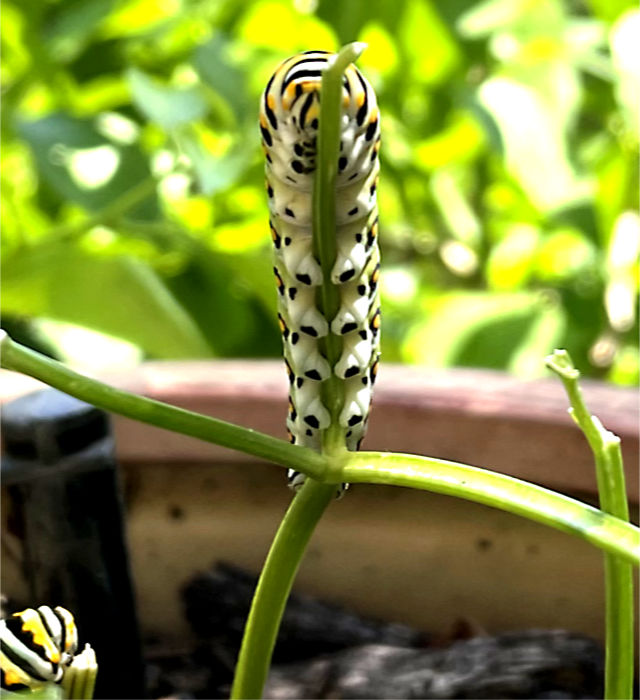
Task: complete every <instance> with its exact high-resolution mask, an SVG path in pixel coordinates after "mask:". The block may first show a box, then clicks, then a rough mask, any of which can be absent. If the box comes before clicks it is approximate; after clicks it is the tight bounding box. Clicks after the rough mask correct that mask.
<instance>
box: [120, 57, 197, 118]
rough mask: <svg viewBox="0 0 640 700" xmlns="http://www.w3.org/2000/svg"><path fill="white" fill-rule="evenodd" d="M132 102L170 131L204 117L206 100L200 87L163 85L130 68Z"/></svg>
mask: <svg viewBox="0 0 640 700" xmlns="http://www.w3.org/2000/svg"><path fill="white" fill-rule="evenodd" d="M127 79H128V81H129V86H130V87H131V93H132V97H133V102H134V104H135V105H136V107H137V108H138V109H139V110H140V111H141V112H142V114H144V115H145V116H146V117H147V118H148V119H150V120H151V121H153V122H156V123H157V124H159V125H160V126H161V127H162V128H163V129H166V130H167V131H168V130H170V129H174V128H175V127H176V126H180V125H181V124H188V123H189V122H192V121H196V120H199V119H202V117H204V116H205V114H206V113H207V109H208V107H207V103H206V101H205V99H204V97H203V95H202V92H201V90H200V89H199V88H198V87H188V88H176V87H169V86H166V85H161V84H160V83H158V82H157V81H155V80H153V79H152V78H150V77H149V76H148V75H147V74H146V73H143V72H142V71H141V70H138V69H137V68H130V69H129V70H128V71H127Z"/></svg>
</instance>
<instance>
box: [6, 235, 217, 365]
mask: <svg viewBox="0 0 640 700" xmlns="http://www.w3.org/2000/svg"><path fill="white" fill-rule="evenodd" d="M2 278H3V280H2V281H3V295H2V310H3V312H4V313H8V314H15V315H19V316H36V317H43V318H50V319H54V320H58V321H64V322H67V323H74V324H77V325H80V326H85V327H87V328H91V329H94V330H97V331H100V332H102V333H107V334H109V335H113V336H116V337H119V338H123V339H125V340H128V341H130V342H132V343H135V344H136V345H138V346H139V347H141V348H142V349H143V350H144V351H145V352H146V353H149V354H150V355H152V356H153V357H158V358H163V359H165V358H173V357H207V356H210V355H211V350H210V348H209V346H208V344H207V343H206V341H205V340H204V339H203V337H202V335H201V334H200V332H199V331H198V329H197V327H196V325H195V324H194V322H193V320H192V319H191V318H190V317H189V316H188V314H187V313H186V312H185V310H184V309H183V308H182V307H181V306H180V304H179V303H178V302H177V301H176V300H175V298H174V297H173V296H172V295H171V293H170V292H169V291H168V290H167V288H166V287H165V285H164V284H163V282H162V281H161V280H160V279H159V278H158V276H157V275H156V274H155V272H153V270H151V268H149V267H148V266H147V265H145V264H143V263H142V262H140V261H137V260H135V259H133V258H129V257H124V256H118V257H108V256H105V255H96V254H93V253H89V252H86V251H84V250H81V249H80V248H79V247H78V246H76V245H73V244H71V243H64V242H54V243H46V244H45V243H43V244H40V245H39V246H38V247H37V248H30V249H26V248H22V249H20V251H19V252H16V253H15V254H14V255H11V256H10V257H8V258H7V256H4V257H3V260H2Z"/></svg>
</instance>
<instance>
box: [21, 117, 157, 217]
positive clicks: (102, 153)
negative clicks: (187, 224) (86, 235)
mask: <svg viewBox="0 0 640 700" xmlns="http://www.w3.org/2000/svg"><path fill="white" fill-rule="evenodd" d="M18 132H19V133H20V134H21V135H22V137H23V138H24V139H25V140H26V141H27V143H28V144H29V146H30V148H31V150H32V151H33V154H34V157H35V160H36V164H37V166H38V171H39V173H40V175H41V176H42V178H43V179H44V180H45V182H46V183H47V185H49V187H51V188H52V189H53V190H54V191H55V192H56V193H57V194H58V195H59V196H60V197H61V198H62V199H66V200H71V201H72V202H76V203H77V204H80V205H81V206H83V207H85V208H86V209H90V210H97V209H102V208H104V207H105V206H107V205H108V204H110V203H111V202H112V201H113V200H114V199H116V198H117V197H118V196H120V195H122V194H125V193H126V192H129V190H131V188H132V187H135V186H136V185H138V184H139V183H140V182H141V181H143V180H146V179H147V178H148V177H149V176H150V171H149V165H148V163H147V160H146V158H145V157H144V155H143V153H142V151H141V150H140V149H139V148H138V146H137V145H135V144H133V145H130V144H126V143H119V142H116V141H114V140H111V139H109V138H107V137H106V136H104V135H103V134H101V133H100V132H99V131H98V130H97V129H96V127H95V125H94V123H93V121H91V120H89V119H74V118H73V117H69V116H67V115H65V114H54V115H51V116H49V117H45V118H44V119H39V120H37V121H22V122H19V123H18ZM128 215H129V216H130V217H131V218H134V219H136V218H137V219H153V218H156V217H157V215H158V203H157V199H156V197H155V195H151V196H149V197H148V198H147V199H146V200H145V201H144V202H141V203H140V204H139V205H138V206H136V207H135V208H133V209H132V210H130V212H129V214H128Z"/></svg>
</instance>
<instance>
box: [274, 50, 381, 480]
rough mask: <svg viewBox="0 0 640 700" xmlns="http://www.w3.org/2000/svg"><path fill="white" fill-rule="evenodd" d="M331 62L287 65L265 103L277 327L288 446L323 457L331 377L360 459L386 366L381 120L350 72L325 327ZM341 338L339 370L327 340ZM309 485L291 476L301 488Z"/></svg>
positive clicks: (300, 58) (319, 56)
mask: <svg viewBox="0 0 640 700" xmlns="http://www.w3.org/2000/svg"><path fill="white" fill-rule="evenodd" d="M329 56H330V54H329V53H327V52H325V51H306V52H304V53H302V54H299V55H297V56H293V57H291V58H289V59H287V60H285V61H283V62H282V63H281V64H280V65H279V66H278V68H277V69H276V71H275V73H274V74H273V76H272V77H271V79H270V80H269V82H268V83H267V86H266V88H265V91H264V93H263V95H262V99H261V102H260V131H261V134H262V144H263V150H264V153H265V157H266V166H265V170H266V187H267V195H268V200H269V212H270V221H269V226H270V229H271V236H272V239H273V246H274V263H275V264H274V268H273V271H274V274H275V278H276V284H277V289H278V319H279V323H280V330H281V333H282V339H283V346H284V358H285V363H286V367H287V372H288V375H289V383H290V389H289V414H288V418H287V427H288V430H289V434H290V440H291V442H292V443H294V444H296V445H304V446H306V447H311V448H313V449H315V450H319V449H320V447H321V439H322V431H324V430H326V429H327V428H328V426H329V423H330V415H329V412H328V411H327V408H326V407H325V406H324V405H323V402H322V392H321V384H322V382H323V381H325V380H327V379H328V378H329V377H330V376H331V375H332V374H334V375H335V376H337V377H339V378H340V379H341V380H343V381H342V386H343V390H344V403H343V408H342V411H341V412H340V415H339V425H340V428H341V430H343V431H344V437H345V443H346V446H347V449H349V450H357V449H358V447H359V445H360V443H361V441H362V439H363V437H364V434H365V431H366V427H367V420H368V414H369V408H370V404H371V397H372V390H373V384H374V382H375V378H376V372H377V367H378V357H379V329H380V304H379V292H378V278H379V268H380V254H379V249H378V211H377V196H376V188H377V183H378V172H379V162H378V149H379V147H380V120H379V117H378V107H377V104H376V98H375V94H374V92H373V89H372V88H371V86H370V85H369V83H368V82H367V81H366V80H365V78H364V77H363V76H362V74H361V73H360V72H359V71H358V69H357V68H356V67H355V66H354V65H353V64H351V65H350V66H349V67H348V68H347V70H346V71H345V74H344V78H343V88H342V111H341V134H340V139H341V140H340V154H339V159H338V163H337V167H338V173H337V179H336V236H337V241H336V243H337V257H336V260H335V264H334V266H333V269H332V271H331V282H332V283H333V284H335V285H337V286H338V288H339V293H340V308H339V310H338V313H337V314H336V315H335V316H334V318H324V317H323V315H322V314H321V312H320V310H319V308H318V306H317V303H316V297H317V291H318V285H320V284H321V283H322V271H321V269H320V266H319V264H318V261H317V260H316V258H315V257H314V255H313V244H312V204H311V202H312V190H313V177H314V172H315V168H316V157H317V156H316V148H317V132H318V117H319V103H320V99H321V96H320V87H321V80H322V73H323V70H324V69H325V68H326V67H327V65H328V59H329ZM329 333H332V334H334V335H337V336H340V337H341V339H342V348H343V350H342V354H341V356H340V358H339V359H338V361H337V362H336V363H335V365H334V366H330V365H329V362H328V361H327V358H326V357H325V356H324V355H323V353H322V350H321V346H320V344H319V342H318V341H319V339H320V338H323V337H325V336H326V335H327V334H329ZM303 481H304V477H303V476H302V475H300V474H298V473H297V472H294V471H291V472H290V473H289V483H290V485H291V486H292V487H293V488H297V487H298V486H300V485H301V484H302V483H303Z"/></svg>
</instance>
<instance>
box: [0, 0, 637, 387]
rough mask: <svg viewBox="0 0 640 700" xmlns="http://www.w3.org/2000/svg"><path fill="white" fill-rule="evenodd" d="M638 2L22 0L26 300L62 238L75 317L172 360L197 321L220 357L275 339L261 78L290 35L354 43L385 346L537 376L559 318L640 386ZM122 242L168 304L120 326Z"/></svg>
mask: <svg viewBox="0 0 640 700" xmlns="http://www.w3.org/2000/svg"><path fill="white" fill-rule="evenodd" d="M638 16H639V14H638V11H637V9H635V6H634V5H633V3H630V2H628V0H611V2H610V1H609V0H606V1H605V0H589V1H588V3H587V5H586V6H584V7H582V6H581V7H580V9H577V8H576V6H575V5H571V4H568V3H565V2H562V0H536V2H531V1H530V0H486V1H484V2H477V1H474V0H464V1H463V2H456V3H441V2H436V1H435V0H394V2H388V1H387V0H349V1H348V2H335V1H334V0H317V1H316V0H296V1H295V2H294V1H292V0H251V1H250V2H235V1H234V0H220V2H210V0H189V1H187V0H118V1H117V2H116V1H115V0H68V1H67V0H65V1H64V2H47V3H41V2H28V3H26V2H18V1H17V0H10V2H8V3H6V7H4V9H3V22H2V29H1V31H2V46H3V51H2V56H1V60H2V73H3V78H2V80H3V120H2V129H3V135H4V144H3V146H4V147H3V152H2V154H1V156H0V157H1V158H2V161H1V162H2V204H3V207H2V225H3V247H4V257H5V258H6V259H7V260H11V265H12V268H15V269H16V270H25V275H27V273H28V275H27V277H25V279H24V280H22V281H21V282H20V287H19V290H20V294H21V295H22V296H23V297H24V302H23V306H21V307H20V308H21V309H22V311H21V313H24V314H27V316H29V315H32V316H33V317H38V318H43V317H45V315H47V314H48V315H49V316H51V314H52V313H53V311H52V309H51V308H49V307H48V306H47V303H45V301H44V298H45V296H46V295H45V293H44V292H43V291H42V290H43V287H42V283H41V282H39V281H38V280H39V279H40V278H41V276H42V271H41V270H38V271H37V274H36V273H35V272H34V268H33V264H34V263H33V261H34V260H41V258H40V257H38V251H37V248H38V247H39V246H44V248H46V249H48V246H53V245H54V244H55V245H57V244H58V243H60V240H59V239H60V238H63V239H64V242H65V246H68V250H69V251H71V252H70V253H69V260H72V261H86V264H87V270H88V271H89V272H90V274H89V275H87V276H81V275H76V274H73V275H67V274H66V273H67V271H68V267H65V266H64V264H62V263H60V268H59V270H58V269H57V266H58V260H59V256H52V257H50V260H51V265H53V266H54V267H55V269H54V270H53V271H52V272H51V275H52V276H53V275H54V274H55V275H57V276H60V275H66V279H65V280H64V284H61V285H60V289H59V290H58V292H57V293H58V294H63V292H64V293H65V294H67V295H68V299H69V300H70V301H68V302H65V303H68V304H69V305H70V304H71V303H72V300H73V299H74V298H77V299H78V304H79V308H80V311H78V313H77V314H75V315H73V314H71V316H73V317H74V318H75V321H74V322H76V323H82V324H83V325H84V326H85V327H88V328H93V329H102V330H108V332H110V333H113V334H119V335H120V337H127V338H128V340H133V341H135V342H137V343H139V344H140V345H142V346H143V347H144V349H145V352H147V353H149V354H153V355H155V356H166V355H165V354H166V352H171V353H172V354H173V356H180V355H181V354H182V355H183V356H187V355H193V354H194V344H193V337H192V336H190V334H189V333H185V332H184V329H183V330H182V331H177V332H176V333H173V335H172V340H171V341H167V348H169V350H166V351H165V350H163V348H162V347H161V345H162V340H161V338H162V333H163V329H162V328H161V325H162V324H164V326H165V327H166V328H171V327H173V326H176V327H180V325H181V324H183V323H185V322H186V321H185V319H187V321H188V322H189V323H190V324H191V326H192V329H195V333H196V335H200V336H202V337H204V338H206V341H205V344H206V346H207V348H208V351H209V352H214V353H216V354H218V355H247V356H252V355H256V354H262V353H264V354H273V355H275V354H277V353H278V352H279V340H278V334H277V328H276V321H275V316H274V313H273V311H274V305H275V296H274V290H273V285H272V279H271V273H270V270H271V266H270V264H268V258H267V251H268V247H269V238H268V225H267V216H268V214H267V206H266V202H265V197H264V191H263V172H262V154H261V152H260V147H259V133H258V130H257V127H256V116H257V104H258V99H259V95H260V91H261V90H262V88H263V86H264V83H265V81H266V80H267V79H268V77H269V75H270V74H271V72H272V71H273V69H274V67H275V66H276V65H277V64H278V62H279V61H280V60H282V59H284V58H287V57H288V56H289V55H291V54H292V53H294V52H297V51H301V50H308V49H314V48H324V49H328V50H331V49H335V48H336V47H337V46H338V45H339V44H340V43H345V42H347V41H353V40H362V41H366V42H367V43H368V44H369V48H368V50H367V51H366V52H365V54H364V55H363V56H362V58H361V59H360V60H359V65H360V67H361V68H362V69H363V71H364V72H365V73H366V74H367V77H369V78H370V79H371V82H372V84H373V85H374V87H375V88H376V91H377V93H378V96H379V104H380V109H381V115H382V149H381V164H382V172H381V180H380V186H379V188H378V196H379V204H380V213H381V218H380V223H381V227H380V229H381V236H382V248H383V269H384V270H386V271H387V272H388V274H387V275H386V276H385V275H383V280H382V284H381V288H382V291H383V296H384V299H383V301H384V304H385V307H384V308H385V309H386V310H385V311H384V316H385V333H384V334H383V336H382V343H383V354H384V356H385V357H386V358H387V359H389V358H392V359H404V360H410V361H417V362H426V363H431V364H434V365H438V366H440V365H442V366H444V365H451V364H469V365H480V366H491V367H500V368H507V369H510V370H512V371H518V372H522V373H524V374H528V375H529V374H534V373H535V371H536V370H535V366H536V362H537V360H536V358H537V357H539V356H542V355H544V354H545V353H546V352H548V351H549V350H550V349H551V346H552V345H553V344H554V343H552V341H553V339H556V340H557V339H558V337H559V342H558V343H557V344H561V345H564V346H567V347H569V349H570V350H571V352H572V354H573V356H574V357H575V359H576V361H577V362H578V363H579V364H581V365H582V366H586V365H587V364H588V363H589V362H591V363H592V373H594V374H596V375H598V376H608V377H609V378H611V379H613V380H614V381H620V382H627V381H632V379H633V377H635V376H637V372H638V361H637V354H638V353H637V321H636V317H637V310H636V300H637V289H638V273H637V262H635V260H636V258H635V257H634V256H635V254H634V250H635V248H634V246H635V243H634V242H633V241H634V240H635V239H633V236H629V235H628V232H629V231H631V230H632V229H633V230H635V229H634V226H630V223H633V221H635V219H633V216H634V214H633V212H634V211H636V210H637V207H638V172H637V157H638V138H637V134H636V122H637V120H638V90H637V87H636V86H637V83H638V80H640V77H639V76H638V63H637V58H636V56H637V50H636V47H635V44H636V43H637V41H636V40H635V37H636V35H637V34H638V31H636V29H637V27H636V25H637V23H638ZM144 183H146V185H145V184H144ZM141 185H142V186H143V188H144V187H146V186H148V187H149V190H148V191H147V192H146V194H145V193H144V191H142V194H143V195H144V196H143V197H142V199H139V198H137V195H136V192H137V191H139V190H138V189H137V188H138V187H140V186H141ZM156 191H157V193H158V194H157V196H156V194H155V192H156ZM149 192H151V194H150V195H149ZM132 195H133V200H132V203H128V201H129V198H131V197H132ZM105 217H106V219H105ZM83 221H84V222H87V225H86V226H83V223H82V222H83ZM96 224H98V225H96ZM66 249H67V248H65V250H66ZM620 251H623V253H620ZM87 256H89V257H90V260H87ZM625 256H626V257H625ZM120 258H122V259H123V260H124V259H127V260H136V261H137V262H136V263H135V264H136V265H142V267H143V268H144V269H145V270H146V272H144V273H142V272H139V271H138V272H135V274H134V273H131V274H132V275H133V277H136V275H143V276H144V275H147V277H145V279H146V280H147V282H148V284H147V282H145V283H144V284H143V283H142V282H141V281H140V279H141V278H139V279H138V278H136V279H138V282H136V283H135V284H133V283H132V282H131V280H129V281H128V282H126V283H125V282H123V283H122V288H123V289H130V290H133V289H139V290H141V291H138V292H136V293H138V294H140V295H141V299H143V300H144V299H146V298H147V296H145V295H151V294H154V293H155V292H153V291H152V290H160V291H158V295H159V297H158V298H159V299H164V301H163V302H162V303H160V302H157V303H159V304H160V305H161V306H164V304H165V302H167V303H168V304H169V306H166V307H165V308H164V310H161V311H159V312H158V313H155V312H153V313H150V314H147V316H146V318H145V319H143V321H140V319H139V317H138V315H137V313H138V312H137V311H136V309H135V307H132V322H131V323H130V324H127V323H125V319H124V318H123V317H122V318H119V320H118V322H117V323H116V322H115V321H114V320H113V318H112V313H113V312H112V311H111V310H109V309H107V308H106V307H107V306H108V305H110V304H112V295H113V300H115V301H114V302H113V303H119V305H120V310H121V311H122V314H123V315H124V314H126V309H127V306H126V304H125V303H124V302H123V301H122V298H123V296H122V295H120V296H118V292H117V290H116V291H114V292H113V293H111V292H109V293H105V294H103V295H97V294H93V293H86V294H85V287H86V288H87V289H88V288H90V287H88V286H87V285H90V284H91V282H92V279H96V280H98V279H103V280H104V283H105V285H107V286H106V287H105V289H107V287H108V288H109V289H112V288H113V287H114V286H117V285H115V284H114V283H113V280H114V279H121V278H120V277H118V275H125V273H124V272H122V269H120V270H119V272H118V275H116V273H115V272H114V270H115V269H116V268H117V267H118V266H120V265H122V263H120V262H118V263H117V265H116V263H115V262H114V261H116V260H120ZM101 265H104V266H105V268H104V272H101V271H100V266H101ZM123 269H124V268H123ZM126 274H130V273H126ZM149 275H150V277H149ZM125 277H126V275H125ZM151 278H153V280H154V281H153V282H150V281H149V280H150V279H151ZM6 279H8V280H9V281H10V283H11V287H10V288H9V292H10V293H9V296H8V297H7V299H8V300H9V301H10V302H11V309H12V311H13V312H14V313H17V312H18V310H19V306H18V304H17V301H16V300H17V299H18V297H17V296H16V294H14V291H12V290H13V289H14V288H15V289H17V288H18V287H14V285H16V284H17V283H16V281H15V279H14V278H13V277H12V275H11V274H9V277H8V278H6ZM110 280H111V281H110ZM5 282H6V280H5ZM109 285H110V286H109ZM31 287H33V289H36V290H37V289H39V290H40V291H39V292H37V294H38V295H39V299H40V301H39V302H38V304H35V303H31V302H30V303H29V304H28V305H27V301H29V300H30V299H32V296H31V291H30V289H31ZM49 289H51V288H49ZM47 293H50V294H53V292H52V291H49V292H47ZM132 293H133V292H132ZM56 299H57V301H56V307H57V308H58V311H57V312H56V313H57V314H58V316H57V317H59V318H62V317H63V316H64V318H65V319H66V320H67V321H68V320H69V318H67V317H68V316H69V315H70V306H65V307H64V308H65V310H64V314H60V313H59V308H60V305H61V302H60V301H59V297H56ZM85 299H86V300H88V301H87V303H86V304H85V303H84V301H85ZM117 300H120V301H119V302H118V301H117ZM89 301H90V303H89ZM153 308H155V307H153ZM170 309H173V311H171V310H170ZM178 311H180V313H181V314H183V316H181V318H182V321H179V322H178V321H177V320H176V319H177V318H178V316H180V314H178V316H175V315H174V313H178ZM104 319H111V320H110V321H109V322H108V324H107V325H109V328H108V329H106V328H104V327H103V326H104V323H105V321H104ZM154 323H155V328H152V326H153V324H154ZM138 326H139V328H141V329H143V330H144V333H142V335H141V334H140V332H139V329H138ZM265 339H266V340H265ZM550 343H551V346H549V344H550ZM634 350H635V354H634ZM163 352H165V354H163Z"/></svg>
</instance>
